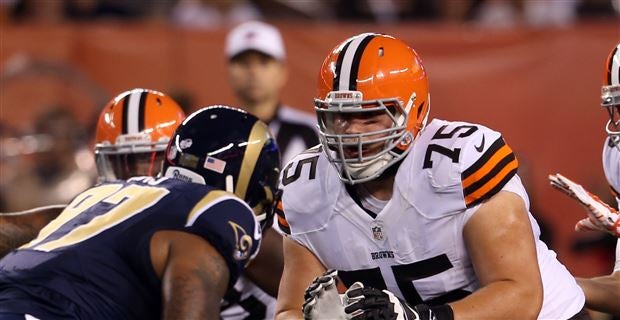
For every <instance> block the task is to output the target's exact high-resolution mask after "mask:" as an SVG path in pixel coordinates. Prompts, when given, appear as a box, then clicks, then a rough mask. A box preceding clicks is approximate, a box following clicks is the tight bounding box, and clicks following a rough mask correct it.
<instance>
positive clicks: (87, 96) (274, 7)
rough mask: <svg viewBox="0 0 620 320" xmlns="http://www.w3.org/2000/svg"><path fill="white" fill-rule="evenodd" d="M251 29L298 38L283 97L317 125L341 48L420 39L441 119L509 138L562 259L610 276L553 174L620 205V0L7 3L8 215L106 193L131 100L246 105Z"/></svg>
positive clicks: (3, 170) (3, 74)
mask: <svg viewBox="0 0 620 320" xmlns="http://www.w3.org/2000/svg"><path fill="white" fill-rule="evenodd" d="M248 20H263V21H267V22H269V23H272V24H274V25H275V26H277V27H278V28H279V29H280V31H281V32H282V35H283V38H284V42H285V46H286V50H287V55H286V61H285V64H286V65H287V67H288V70H289V72H288V83H287V85H286V86H285V88H284V90H283V92H282V95H281V97H282V98H281V99H282V102H283V103H286V104H288V105H291V106H293V107H295V108H297V109H299V110H301V111H304V112H307V113H308V114H311V113H312V99H313V96H314V92H315V82H316V74H317V72H318V70H319V67H320V64H321V62H322V60H323V58H324V57H325V56H326V55H327V53H328V52H329V50H331V49H332V47H333V46H334V45H335V44H337V43H338V42H340V41H342V40H343V39H345V38H346V37H349V36H351V35H354V34H357V33H360V32H365V31H371V32H381V33H388V34H393V35H395V36H397V37H400V38H401V39H403V40H405V41H406V42H408V44H409V45H411V46H412V47H413V48H415V49H416V50H417V51H418V53H419V54H420V55H421V57H422V59H423V61H424V63H425V66H426V68H427V72H428V74H429V79H430V85H431V96H432V104H431V106H432V107H431V116H432V117H436V118H443V119H448V120H465V121H470V122H475V123H481V124H484V125H486V126H489V127H491V128H494V129H496V130H499V131H500V132H502V133H503V134H504V136H505V138H506V140H507V142H508V143H509V144H510V145H511V146H512V148H513V149H514V150H515V151H516V153H517V156H518V158H519V160H520V175H521V176H522V177H523V179H524V180H525V182H526V185H527V186H528V189H529V192H530V196H531V199H530V200H531V205H532V208H531V211H532V212H533V214H534V215H535V216H536V217H538V219H539V222H541V225H542V227H543V231H544V237H545V239H546V241H547V242H548V244H549V245H550V246H551V247H552V248H553V249H555V250H556V252H558V254H559V257H560V260H562V261H563V262H564V263H565V264H566V265H567V267H568V268H569V269H570V270H571V271H572V272H573V273H574V274H576V275H579V276H592V275H601V274H607V273H608V272H609V270H610V269H611V264H612V259H613V248H614V245H615V242H614V239H611V238H610V237H606V236H603V235H599V234H576V233H574V232H573V225H574V223H575V222H576V221H577V220H578V219H579V218H581V217H582V216H583V215H584V213H583V212H582V209H581V208H579V207H578V206H577V205H576V203H574V202H572V201H570V200H569V199H568V198H565V197H564V196H563V195H560V194H559V193H556V192H555V191H553V190H552V189H551V187H549V186H548V182H547V174H549V173H555V172H560V173H563V174H565V175H567V176H568V177H571V178H573V179H574V180H576V181H578V182H581V183H582V184H584V186H585V187H586V188H589V189H590V190H591V191H592V192H593V193H596V194H599V195H600V196H601V197H602V198H604V199H605V200H606V201H608V202H609V203H612V202H613V199H612V198H611V196H608V195H609V192H608V190H607V185H606V182H605V179H604V176H603V173H602V167H601V150H602V143H603V140H604V138H605V132H604V124H605V122H606V113H605V111H604V110H603V108H601V107H600V86H601V83H602V80H601V79H602V73H603V64H604V60H605V58H606V56H607V54H608V53H609V51H610V50H611V48H612V47H614V46H615V45H616V44H617V43H618V42H620V1H619V0H512V1H511V0H316V1H310V0H254V1H241V0H239V1H235V0H213V1H210V0H155V1H153V0H0V211H15V210H24V209H28V208H31V207H33V206H39V205H46V204H54V203H65V202H66V201H68V200H69V199H71V198H72V197H73V196H74V195H75V194H76V193H78V192H79V191H81V190H83V189H85V188H86V187H88V186H89V185H91V184H92V183H93V182H94V177H95V168H94V162H93V156H92V145H93V135H94V131H95V123H96V118H97V116H98V114H99V111H100V110H101V108H102V107H103V106H104V104H105V103H106V102H107V101H108V100H109V99H110V98H111V97H113V96H115V95H116V94H118V93H120V92H122V91H124V90H127V89H130V88H134V87H145V88H150V89H156V90H160V91H162V92H165V93H167V94H169V95H171V96H172V97H173V98H175V99H176V100H177V101H178V102H180V103H181V104H182V105H183V107H184V108H185V109H186V111H188V112H191V111H193V110H196V109H198V108H199V107H201V106H206V105H209V104H229V105H236V103H237V101H236V100H235V98H234V94H233V92H232V91H231V89H230V88H229V85H228V73H227V69H226V62H227V58H226V55H225V53H224V41H225V38H226V34H227V32H228V31H229V30H230V28H232V27H233V26H235V25H237V24H239V23H241V22H244V21H248Z"/></svg>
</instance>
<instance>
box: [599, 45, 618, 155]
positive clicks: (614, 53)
mask: <svg viewBox="0 0 620 320" xmlns="http://www.w3.org/2000/svg"><path fill="white" fill-rule="evenodd" d="M601 106H602V107H604V108H606V109H607V112H609V121H608V122H607V125H606V127H605V130H606V131H607V134H608V135H609V137H610V138H611V139H610V140H611V142H612V143H613V144H614V145H615V146H616V147H619V148H620V44H618V45H616V47H614V48H613V49H612V50H611V52H610V53H609V56H607V61H606V62H605V72H604V74H603V87H602V88H601Z"/></svg>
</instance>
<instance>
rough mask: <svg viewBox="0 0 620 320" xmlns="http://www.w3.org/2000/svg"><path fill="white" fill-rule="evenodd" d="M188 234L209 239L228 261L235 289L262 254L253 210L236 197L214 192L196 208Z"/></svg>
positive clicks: (186, 225) (188, 223)
mask: <svg viewBox="0 0 620 320" xmlns="http://www.w3.org/2000/svg"><path fill="white" fill-rule="evenodd" d="M185 230H187V231H188V232H190V233H193V234H196V235H199V236H201V237H203V238H205V239H206V240H207V241H209V243H210V244H211V245H212V246H213V247H215V249H216V250H217V251H218V252H219V253H220V254H221V255H222V257H224V259H225V260H226V263H227V264H228V268H229V270H230V283H231V285H232V284H233V283H234V282H235V281H236V279H237V278H238V276H239V274H240V273H241V271H242V269H243V268H244V267H245V266H246V265H247V264H248V263H249V262H250V260H251V259H252V258H254V256H256V254H257V253H258V249H259V247H260V241H261V230H260V226H259V224H258V222H257V220H256V217H255V215H254V212H253V211H252V209H251V208H250V207H249V206H248V205H247V204H246V203H245V202H243V201H242V200H240V199H239V198H237V197H236V196H235V195H233V194H231V193H228V192H224V191H219V190H213V191H211V192H209V193H208V194H207V195H206V196H204V197H203V198H202V199H201V200H200V201H198V202H197V203H196V205H194V207H193V208H192V210H191V212H190V214H189V215H188V217H187V222H186V224H185Z"/></svg>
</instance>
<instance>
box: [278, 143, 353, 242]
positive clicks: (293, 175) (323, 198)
mask: <svg viewBox="0 0 620 320" xmlns="http://www.w3.org/2000/svg"><path fill="white" fill-rule="evenodd" d="M341 187H342V182H341V181H340V178H338V173H337V172H336V169H335V168H334V166H333V165H332V164H331V163H329V160H328V159H327V157H326V156H325V154H324V153H323V151H322V146H320V145H319V146H315V147H313V148H310V149H308V150H307V151H305V152H303V153H301V154H299V155H297V156H296V157H294V158H293V159H292V160H291V161H289V162H288V163H287V164H286V166H284V169H283V170H282V173H281V177H280V188H281V189H282V201H281V204H280V205H281V206H282V209H283V210H284V212H286V213H287V215H286V220H287V221H288V223H289V224H290V225H291V226H292V227H291V230H290V232H285V233H291V234H303V233H307V232H311V231H316V230H319V229H321V228H323V227H324V226H325V224H326V223H327V221H328V220H329V218H330V215H331V214H332V213H333V210H331V209H332V208H333V207H334V204H335V202H336V201H337V199H338V193H339V192H340V191H339V190H340V189H341ZM289 212H290V213H291V214H288V213H289ZM307 215H312V217H308V216H307ZM279 221H281V220H279ZM282 227H283V226H282V225H280V229H282ZM284 227H285V228H286V227H287V226H284ZM284 231H286V230H284Z"/></svg>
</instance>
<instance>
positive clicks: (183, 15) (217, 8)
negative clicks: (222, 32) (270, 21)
mask: <svg viewBox="0 0 620 320" xmlns="http://www.w3.org/2000/svg"><path fill="white" fill-rule="evenodd" d="M171 17H172V22H173V23H174V24H177V25H180V26H183V27H190V28H203V29H209V28H217V27H220V26H227V25H235V24H238V23H240V22H244V21H248V20H253V19H258V18H260V17H261V13H260V11H258V9H257V8H256V6H255V5H254V4H252V3H251V2H249V1H243V0H219V1H208V0H179V1H178V2H177V4H176V5H175V6H174V8H173V9H172V16H171Z"/></svg>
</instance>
